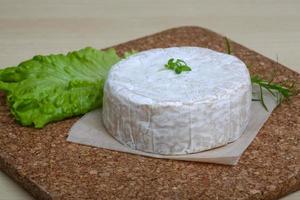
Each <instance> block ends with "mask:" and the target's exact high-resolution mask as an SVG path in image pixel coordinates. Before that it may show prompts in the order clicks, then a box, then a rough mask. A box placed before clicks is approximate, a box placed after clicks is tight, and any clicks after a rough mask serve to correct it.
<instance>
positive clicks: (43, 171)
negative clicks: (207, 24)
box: [0, 27, 300, 200]
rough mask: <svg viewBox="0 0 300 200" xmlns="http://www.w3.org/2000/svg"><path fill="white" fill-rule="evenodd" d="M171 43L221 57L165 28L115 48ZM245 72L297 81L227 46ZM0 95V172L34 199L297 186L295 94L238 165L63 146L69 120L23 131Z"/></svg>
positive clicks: (216, 195)
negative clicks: (274, 73) (273, 73)
mask: <svg viewBox="0 0 300 200" xmlns="http://www.w3.org/2000/svg"><path fill="white" fill-rule="evenodd" d="M170 46H201V47H207V48H210V49H213V50H216V51H221V52H224V50H225V45H224V38H223V37H222V36H220V35H218V34H216V33H214V32H211V31H209V30H206V29H202V28H198V27H181V28H175V29H170V30H167V31H164V32H161V33H158V34H155V35H152V36H148V37H144V38H141V39H137V40H134V41H130V42H127V43H123V44H120V45H117V46H115V47H114V48H116V49H117V51H118V53H119V54H122V53H123V52H124V51H128V50H131V49H135V50H138V51H142V50H146V49H150V48H158V47H170ZM232 47H233V49H234V52H235V55H236V56H237V57H239V58H240V59H242V60H243V61H244V62H245V63H252V64H253V66H252V67H251V68H250V71H251V73H255V74H261V75H263V76H265V77H268V75H269V72H270V71H273V69H275V70H276V71H277V73H278V75H279V76H278V77H277V79H276V80H275V81H281V80H285V79H287V78H289V79H293V80H296V81H297V82H298V83H300V74H298V73H296V72H294V71H292V70H289V69H288V68H286V67H284V66H282V65H280V64H276V62H274V61H272V60H270V59H268V58H266V57H264V56H262V55H260V54H257V53H256V52H254V51H251V50H249V49H247V48H245V47H243V46H241V45H239V44H237V43H234V42H232ZM1 96H2V97H1V98H0V100H1V104H0V125H1V129H0V168H2V169H3V170H4V171H5V172H6V173H8V174H9V175H10V176H12V177H13V178H14V179H15V180H16V181H17V182H19V183H20V184H22V185H23V187H24V188H26V189H27V190H28V191H29V192H30V193H31V194H32V195H33V196H35V197H37V198H39V199H98V198H99V197H101V199H115V198H118V199H145V198H146V199H166V198H170V199H176V198H178V199H199V198H201V199H241V200H242V199H266V200H268V199H278V198H279V197H281V196H284V195H286V194H288V193H290V192H293V191H296V190H299V188H300V171H299V162H298V161H299V153H300V152H299V148H298V145H299V140H300V123H299V121H300V116H299V113H298V111H299V110H300V95H297V96H294V97H292V98H291V101H290V103H283V104H282V105H281V106H279V107H278V108H277V109H275V111H274V112H273V113H272V115H271V117H270V118H269V120H268V121H267V122H266V124H265V125H264V127H263V128H262V129H261V131H260V132H259V134H258V136H257V137H256V138H255V140H254V141H253V142H252V144H251V145H250V146H249V147H248V149H247V150H246V151H245V153H244V154H243V155H242V157H241V159H240V161H239V164H238V165H236V166H233V167H231V166H223V165H216V164H206V163H195V162H182V161H174V160H162V159H154V158H145V157H142V156H137V155H131V154H124V153H121V152H113V151H109V150H105V149H99V148H94V147H88V146H83V145H79V144H74V143H69V142H67V141H66V140H65V139H66V137H67V133H68V130H69V128H70V127H71V125H72V124H73V123H74V122H75V121H76V120H77V119H78V118H72V119H68V120H64V121H60V122H57V123H52V124H49V125H47V126H46V127H45V128H43V129H34V128H26V127H21V126H20V125H18V124H16V123H15V121H14V119H13V118H12V116H11V115H10V113H9V110H8V107H7V105H6V104H5V101H4V95H3V93H2V95H1Z"/></svg>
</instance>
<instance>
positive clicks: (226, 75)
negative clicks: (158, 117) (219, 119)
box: [108, 47, 249, 104]
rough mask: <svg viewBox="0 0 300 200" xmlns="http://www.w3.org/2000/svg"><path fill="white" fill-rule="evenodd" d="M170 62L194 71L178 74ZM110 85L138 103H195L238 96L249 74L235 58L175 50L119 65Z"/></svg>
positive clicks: (199, 50)
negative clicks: (236, 94)
mask: <svg viewBox="0 0 300 200" xmlns="http://www.w3.org/2000/svg"><path fill="white" fill-rule="evenodd" d="M170 58H174V59H182V60H184V61H185V62H186V63H187V65H188V66H190V67H191V69H192V71H187V72H186V71H185V72H182V73H181V74H176V73H175V72H174V71H173V70H169V69H166V68H165V66H164V65H165V64H166V63H167V62H168V60H169V59H170ZM108 81H109V82H110V84H109V85H110V86H111V87H113V88H112V90H113V91H116V92H118V94H119V95H124V96H126V97H127V98H131V99H132V100H133V101H135V102H137V103H141V104H151V103H175V102H179V103H193V102H201V101H210V100H218V99H221V98H222V96H224V95H229V94H232V93H235V92H237V91H238V88H240V87H243V86H244V85H245V84H249V73H248V70H247V68H246V66H245V64H244V63H243V62H242V61H241V60H239V59H238V58H236V57H234V56H231V55H228V54H224V53H218V52H216V51H213V50H210V49H206V48H199V47H173V48H166V49H152V50H148V51H144V52H141V53H137V54H135V55H133V56H130V57H129V58H128V59H125V60H122V61H120V62H119V63H117V64H116V65H115V66H114V67H113V68H112V70H111V71H110V74H109V79H108ZM129 94H130V95H129Z"/></svg>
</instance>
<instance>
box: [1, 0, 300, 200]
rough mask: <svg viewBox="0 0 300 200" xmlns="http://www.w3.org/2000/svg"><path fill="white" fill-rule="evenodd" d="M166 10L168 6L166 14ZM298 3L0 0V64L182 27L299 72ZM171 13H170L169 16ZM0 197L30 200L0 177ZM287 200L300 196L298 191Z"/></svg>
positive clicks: (294, 1)
mask: <svg viewBox="0 0 300 200" xmlns="http://www.w3.org/2000/svg"><path fill="white" fill-rule="evenodd" d="M167 8H168V9H167ZM299 10H300V1H297V0H286V1H272V0H260V1H252V0H251V1H240V0H229V1H217V0H212V1H211V0H205V1H198V0H187V1H180V0H172V1H170V0H166V1H159V0H148V1H145V0H144V1H140V0H122V1H116V0H89V1H81V0H73V1H70V0H52V1H39V0H26V1H22V0H0V50H1V53H0V67H5V66H8V65H16V64H18V63H19V62H20V61H22V60H24V59H28V58H30V57H32V56H33V55H35V54H47V53H58V52H67V51H69V50H74V49H79V48H82V47H85V46H93V47H98V48H102V47H107V46H110V45H113V44H117V43H120V42H123V41H127V40H129V39H134V38H136V37H140V36H143V35H146V34H149V33H154V32H157V31H160V30H163V29H166V28H169V27H174V26H180V25H187V24H193V25H199V26H204V27H207V28H210V29H212V30H215V31H217V32H219V33H222V34H224V35H227V36H229V37H230V38H233V39H235V40H236V41H239V42H240V43H242V44H244V45H246V46H248V47H250V48H251V49H255V50H257V51H258V52H260V53H262V54H264V55H266V56H268V57H270V58H272V59H275V58H276V55H278V56H279V61H280V62H281V63H283V64H285V65H287V66H289V67H290V68H292V69H294V70H297V71H300V59H299V57H300V37H299V36H300V26H299V21H300V12H298V11H299ZM175 11H176V12H175ZM0 194H1V195H0V199H1V200H2V199H5V200H6V199H30V197H28V195H26V193H24V192H23V191H22V190H21V189H19V188H18V186H16V185H13V184H12V183H11V182H9V181H8V179H7V178H6V177H5V176H4V175H2V174H0ZM287 199H294V200H296V199H300V193H299V192H298V193H297V194H294V195H292V196H290V197H287Z"/></svg>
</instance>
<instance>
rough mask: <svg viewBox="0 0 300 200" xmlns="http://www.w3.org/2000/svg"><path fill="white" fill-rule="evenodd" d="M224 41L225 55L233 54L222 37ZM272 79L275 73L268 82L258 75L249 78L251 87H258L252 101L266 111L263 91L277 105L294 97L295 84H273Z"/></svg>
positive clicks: (226, 39) (225, 38)
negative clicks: (257, 95)
mask: <svg viewBox="0 0 300 200" xmlns="http://www.w3.org/2000/svg"><path fill="white" fill-rule="evenodd" d="M224 40H225V47H226V53H227V54H230V55H231V54H232V53H233V52H232V48H231V45H230V42H229V40H228V38H227V37H224ZM277 62H278V61H277ZM247 67H248V68H249V67H250V66H249V65H247ZM274 78H275V73H273V76H272V77H271V80H269V81H267V80H264V79H263V78H262V77H260V76H259V75H252V76H251V83H252V85H257V86H258V87H259V99H252V101H260V102H261V104H262V106H263V107H264V108H265V109H266V110H267V111H268V108H267V106H266V104H265V101H264V96H263V89H265V90H267V91H268V92H270V93H271V94H272V96H274V97H276V98H277V102H278V104H280V103H281V102H282V101H283V100H286V99H287V100H288V99H289V98H290V97H291V96H293V95H295V82H292V84H290V85H289V86H284V85H282V84H279V83H274V82H273V80H274Z"/></svg>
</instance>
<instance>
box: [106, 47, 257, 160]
mask: <svg viewBox="0 0 300 200" xmlns="http://www.w3.org/2000/svg"><path fill="white" fill-rule="evenodd" d="M170 58H174V59H182V60H184V61H185V62H186V63H187V65H188V66H190V67H191V69H192V70H191V71H185V72H182V73H180V74H176V73H175V71H173V70H169V69H167V68H166V67H165V66H164V65H165V64H166V63H167V62H168V60H169V59H170ZM251 90H252V89H251V81H250V76H249V72H248V70H247V67H246V66H245V64H244V63H243V62H242V61H241V60H239V59H238V58H236V57H234V56H231V55H227V54H224V53H219V52H216V51H213V50H210V49H206V48H199V47H172V48H165V49H151V50H148V51H143V52H140V53H137V54H135V55H132V56H130V57H129V58H127V59H124V60H122V61H120V62H118V63H117V64H115V65H114V66H113V67H112V69H111V71H110V73H109V75H108V78H107V81H106V83H105V87H104V98H103V118H102V120H103V124H104V126H105V128H106V130H107V131H108V133H109V134H111V135H112V136H113V137H114V138H116V139H117V140H118V141H119V142H121V143H123V144H125V145H127V146H129V147H131V148H133V149H137V150H141V151H144V152H150V153H156V154H167V155H172V154H174V155H175V154H188V153H196V152H200V151H204V150H208V149H211V148H215V147H219V146H222V145H225V144H227V143H229V142H232V141H234V140H236V139H237V138H239V137H240V136H241V134H242V133H243V131H244V129H245V128H246V126H247V123H248V119H249V112H250V104H251V97H252V91H251Z"/></svg>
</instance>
